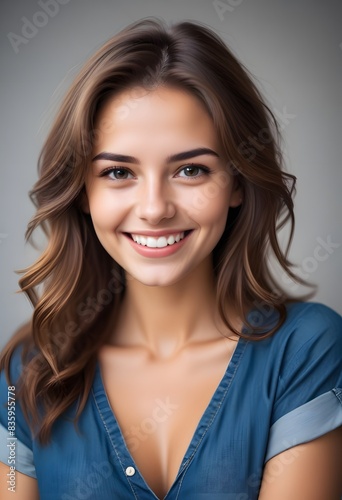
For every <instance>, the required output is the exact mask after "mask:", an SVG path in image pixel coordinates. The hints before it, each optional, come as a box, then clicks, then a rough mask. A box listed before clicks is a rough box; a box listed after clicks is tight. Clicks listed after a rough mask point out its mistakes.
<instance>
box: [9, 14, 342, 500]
mask: <svg viewBox="0 0 342 500" xmlns="http://www.w3.org/2000/svg"><path fill="white" fill-rule="evenodd" d="M277 132H278V128H277V122H276V120H275V118H274V116H273V115H272V113H271V111H270V110H269V109H268V107H267V106H266V104H265V103H264V102H263V100H262V97H261V95H260V93H259V91H258V90H257V88H256V87H255V85H254V84H253V82H252V80H251V78H250V77H249V76H248V73H247V71H246V70H245V69H244V68H243V67H242V65H241V64H240V63H239V62H238V61H237V60H236V59H235V58H234V56H233V55H232V54H231V52H230V51H229V49H228V48H227V47H226V46H225V44H224V43H223V41H222V40H220V39H219V37H217V35H216V34H215V33H213V32H212V31H211V30H210V29H209V28H208V27H206V26H204V25H200V24H198V23H193V22H188V21H187V22H181V23H177V24H173V25H171V26H165V25H164V24H163V23H162V22H161V21H158V20H155V19H143V20H141V21H138V22H135V23H133V24H132V25H130V26H128V27H127V28H125V29H124V30H122V31H121V32H120V33H118V34H117V35H115V36H114V37H113V38H112V39H110V40H109V41H108V42H107V43H106V44H105V45H104V46H103V47H102V48H101V49H100V50H99V51H98V52H97V53H96V54H95V55H94V56H93V57H92V58H91V59H90V60H89V61H88V62H87V64H86V65H85V66H84V68H83V69H82V71H81V72H80V74H79V76H78V77H77V78H76V80H75V82H74V84H73V85H72V87H71V89H70V90H69V92H68V94H67V96H66V97H65V100H64V103H63V105H62V107H61V109H60V112H59V114H58V116H57V118H56V120H55V123H54V125H53V127H52V130H51V132H50V134H49V136H48V138H47V140H46V143H45V146H44V148H43V151H42V154H41V157H40V165H39V166H40V178H39V180H38V182H37V184H36V185H35V186H34V188H33V190H32V192H31V197H32V200H33V201H34V203H35V204H36V207H37V213H36V215H35V216H34V218H33V219H32V221H31V222H30V223H29V226H28V230H27V237H30V236H31V234H32V232H33V231H34V230H35V229H36V228H37V227H38V226H41V227H42V228H43V229H44V230H45V232H46V234H47V236H48V238H49V243H48V246H47V248H46V250H45V252H44V253H43V255H42V256H41V257H40V258H39V259H38V261H37V262H36V263H34V264H33V265H32V266H31V267H29V268H28V269H26V270H25V271H23V273H24V276H23V277H22V278H21V280H20V285H21V288H22V290H23V291H24V292H25V293H26V294H27V295H28V297H29V299H30V300H31V302H32V304H33V307H34V312H33V316H32V320H31V321H30V322H29V323H28V324H27V325H25V326H24V327H23V328H22V329H21V330H20V331H19V332H18V333H17V334H16V335H15V336H14V337H13V339H11V341H10V342H9V344H8V345H7V347H6V348H5V350H4V351H3V353H2V358H1V369H2V372H1V379H0V384H1V386H0V388H1V402H3V403H5V402H7V401H8V399H7V395H8V390H7V389H8V385H10V387H11V388H12V389H13V388H14V387H15V388H16V389H17V392H16V397H17V400H16V407H15V417H16V420H15V426H14V428H15V436H13V435H11V436H12V437H15V443H16V450H15V451H16V455H15V460H16V461H15V476H16V478H14V479H13V478H12V476H13V473H14V472H13V470H12V469H11V470H10V473H11V481H14V483H15V484H14V486H13V485H11V488H13V487H14V488H15V487H16V488H17V489H16V492H17V494H18V495H19V497H18V498H20V499H21V500H28V499H33V500H35V499H37V498H40V499H41V500H57V499H58V500H60V499H63V500H67V499H71V498H72V499H74V498H89V499H90V498H91V499H101V500H103V499H107V498H122V499H128V498H135V499H142V500H148V499H151V500H152V499H155V498H160V499H166V500H176V499H178V500H181V499H184V500H185V499H186V500H192V499H193V500H198V499H200V498H210V499H211V500H220V499H223V498H224V499H228V498H229V499H233V498H234V499H235V500H238V499H239V500H254V499H255V500H256V499H257V498H259V499H261V500H274V499H275V498H276V499H277V500H285V499H288V498H300V499H301V500H327V499H329V500H330V499H331V500H335V499H336V500H337V499H338V498H339V496H340V492H341V483H340V478H339V470H338V464H339V460H338V452H339V449H340V445H341V439H342V437H341V424H342V408H341V391H342V389H341V386H342V379H341V360H340V354H339V352H340V351H341V348H342V320H341V318H340V317H339V316H338V315H337V314H336V313H335V312H334V311H332V310H331V309H330V308H328V307H326V306H324V305H322V304H316V303H310V302H304V301H299V300H294V299H293V298H291V297H289V296H288V295H286V293H285V292H284V291H283V290H282V289H281V287H280V286H279V284H278V283H277V282H276V280H275V279H274V278H273V276H272V274H271V272H270V270H269V267H268V262H269V255H270V254H271V253H273V255H274V256H275V258H276V260H277V261H278V263H279V265H280V266H282V267H283V269H284V270H285V271H286V272H287V273H288V274H289V275H290V276H291V277H292V278H294V279H295V275H294V274H293V272H292V271H291V267H290V263H289V261H288V259H287V251H288V247H289V245H288V247H287V249H286V250H285V251H284V250H282V248H281V247H280V245H279V243H278V239H277V230H278V229H279V228H281V227H282V226H283V225H284V224H285V223H286V222H287V221H289V222H290V223H291V227H290V238H289V244H290V243H291V238H292V233H293V228H294V214H293V200H292V196H293V193H294V184H295V177H294V176H293V175H291V174H288V173H286V172H284V170H283V165H282V156H281V150H280V147H279V143H278V140H279V137H278V133H277ZM247 142H248V143H250V144H251V146H252V147H253V151H250V150H248V149H247V150H246V147H245V145H246V143H247ZM299 281H301V280H299ZM38 286H39V291H38ZM9 411H11V416H12V414H13V405H12V407H11V408H10V407H9V406H8V408H6V405H5V404H4V405H2V406H1V410H0V422H1V425H0V436H1V439H2V441H1V443H0V444H1V449H0V460H1V461H2V462H3V464H1V466H0V473H1V474H2V475H3V478H7V474H8V473H9V465H10V464H9V462H8V457H7V454H8V452H7V447H6V442H7V439H8V437H9V434H8V432H14V431H13V422H12V421H10V420H9V417H8V415H9V413H8V412H9ZM8 422H11V429H10V428H9V426H8V425H9V424H8ZM74 424H76V426H75V425H74ZM11 459H13V457H11ZM6 484H7V483H6V480H5V479H4V480H3V481H2V482H1V486H0V493H1V498H4V499H6V498H12V497H10V496H9V495H13V492H12V491H9V489H8V487H7V486H6ZM38 490H39V493H38Z"/></svg>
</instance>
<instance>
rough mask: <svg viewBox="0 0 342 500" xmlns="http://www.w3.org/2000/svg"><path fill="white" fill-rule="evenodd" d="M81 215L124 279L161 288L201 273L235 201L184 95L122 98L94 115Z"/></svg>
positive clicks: (212, 140) (131, 93) (204, 117)
mask: <svg viewBox="0 0 342 500" xmlns="http://www.w3.org/2000/svg"><path fill="white" fill-rule="evenodd" d="M95 128H96V130H97V131H98V136H97V140H96V143H95V144H94V149H93V152H92V160H91V162H90V164H89V166H88V171H87V176H86V182H85V188H86V199H85V200H84V205H83V209H84V211H85V212H88V213H90V215H91V218H92V221H93V225H94V229H95V231H96V234H97V236H98V238H99V240H100V242H101V244H102V245H103V247H104V248H105V249H106V251H107V252H108V253H109V254H110V255H111V257H112V258H113V259H114V260H115V261H116V262H117V263H118V264H119V265H120V266H121V267H122V268H123V269H125V271H126V273H127V274H128V275H129V277H130V278H132V279H133V280H138V281H139V282H141V283H143V284H145V285H148V286H167V285H171V284H175V283H177V282H179V281H181V280H182V279H185V278H186V277H187V276H189V274H191V273H195V272H200V270H201V269H203V266H207V265H208V263H210V264H209V265H210V266H211V265H212V264H211V253H212V250H213V249H214V247H215V246H216V244H217V243H218V241H219V239H220V237H221V235H222V233H223V231H224V228H225V224H226V220H227V214H228V210H229V207H233V206H234V207H235V206H238V205H239V204H240V203H241V192H240V190H239V188H238V186H236V185H235V181H234V178H233V177H232V176H230V175H229V174H228V172H227V168H226V160H225V159H224V157H223V151H222V149H221V147H220V144H219V141H218V138H217V134H216V131H215V129H214V125H213V123H212V120H211V118H210V117H209V115H208V114H207V112H206V110H205V108H204V106H203V105H202V103H200V102H199V101H198V100H197V99H196V98H195V97H193V96H192V95H190V94H189V93H187V92H185V91H182V90H179V89H175V88H169V87H163V88H162V87H159V88H158V89H156V90H153V91H149V92H148V91H146V90H144V89H139V88H135V89H130V90H126V91H124V92H122V93H121V94H119V95H116V96H114V97H113V98H112V99H111V100H109V101H108V102H107V103H106V105H105V106H104V107H103V108H102V110H101V111H100V112H99V114H98V116H97V120H96V124H95Z"/></svg>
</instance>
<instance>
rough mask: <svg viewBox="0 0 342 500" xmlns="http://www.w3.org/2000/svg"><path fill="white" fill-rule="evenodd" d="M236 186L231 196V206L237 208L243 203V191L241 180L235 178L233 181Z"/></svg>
mask: <svg viewBox="0 0 342 500" xmlns="http://www.w3.org/2000/svg"><path fill="white" fill-rule="evenodd" d="M233 182H234V185H233V190H232V192H231V194H230V200H229V206H230V207H233V208H236V207H239V206H240V205H241V204H242V202H243V189H242V186H241V183H240V182H239V180H238V179H237V178H236V177H235V178H234V179H233Z"/></svg>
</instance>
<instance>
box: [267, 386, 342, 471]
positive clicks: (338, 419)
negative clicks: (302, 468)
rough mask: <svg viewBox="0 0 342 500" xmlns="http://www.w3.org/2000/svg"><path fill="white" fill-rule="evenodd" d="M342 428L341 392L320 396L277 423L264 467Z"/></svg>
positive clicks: (339, 389)
mask: <svg viewBox="0 0 342 500" xmlns="http://www.w3.org/2000/svg"><path fill="white" fill-rule="evenodd" d="M340 425H342V389H341V388H336V389H332V390H331V391H329V392H326V393H324V394H321V395H320V396H318V397H317V398H315V399H312V400H311V401H309V402H308V403H305V404H304V405H302V406H299V407H298V408H296V409H295V410H292V411H290V412H289V413H287V414H286V415H284V416H282V417H281V418H279V420H277V421H276V422H275V423H274V424H273V425H272V427H271V429H270V435H269V440H268V448H267V452H266V458H265V463H266V462H267V461H268V460H269V459H270V458H272V457H274V456H275V455H278V453H281V452H283V451H285V450H288V449H289V448H292V447H293V446H297V445H298V444H303V443H307V442H308V441H312V440H313V439H316V438H318V437H320V436H323V434H326V433H327V432H329V431H332V430H334V429H336V428H337V427H339V426H340Z"/></svg>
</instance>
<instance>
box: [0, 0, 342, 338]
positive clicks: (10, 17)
mask: <svg viewBox="0 0 342 500" xmlns="http://www.w3.org/2000/svg"><path fill="white" fill-rule="evenodd" d="M49 1H53V0H49ZM49 1H48V0H41V3H46V4H48V3H49ZM61 2H62V0H61ZM63 2H64V5H62V4H61V3H58V12H57V13H55V15H53V16H52V15H50V14H49V15H48V14H46V15H45V17H44V15H43V16H41V15H40V14H37V13H39V11H40V12H42V11H43V9H42V6H41V4H40V3H39V1H38V0H25V1H24V0H20V1H19V0H2V1H1V12H0V13H1V15H0V19H1V38H0V44H1V75H2V76H1V134H0V140H1V149H0V151H1V192H0V195H1V196H0V202H1V212H0V216H1V218H0V258H1V290H0V293H1V297H0V300H1V302H0V303H1V308H2V312H1V319H2V322H1V339H0V347H2V346H3V345H4V343H5V342H6V340H7V339H8V338H9V337H10V335H11V334H12V333H13V331H14V330H15V329H16V328H17V327H18V326H19V325H20V324H21V323H22V322H24V321H25V320H26V319H28V318H29V316H30V314H31V312H32V310H31V306H30V304H29V302H28V300H27V299H26V297H25V296H24V295H23V294H16V293H15V291H16V290H17V289H18V286H17V280H18V276H17V275H16V274H15V272H14V270H15V269H20V268H24V267H25V266H28V265H29V264H31V263H32V262H33V261H34V260H35V259H36V257H37V256H38V255H39V251H36V250H34V249H33V248H32V247H31V246H30V245H29V244H25V241H24V233H25V229H26V225H27V223H28V221H29V219H30V217H31V216H32V215H33V213H34V208H33V205H32V204H31V202H30V200H29V198H28V195H27V193H28V191H29V190H30V189H31V187H32V185H33V184H34V182H35V180H36V178H37V169H36V163H37V158H38V155H39V151H40V148H41V146H42V142H43V140H44V138H45V136H46V133H47V131H48V129H49V126H50V124H51V121H52V119H53V116H54V114H55V112H56V109H57V108H58V103H59V102H60V100H61V98H62V96H63V94H64V92H65V90H66V89H67V88H68V86H69V84H70V83H71V81H72V79H73V77H74V75H75V74H76V73H77V71H78V69H79V68H80V67H81V65H82V64H83V62H84V61H85V60H86V59H87V58H88V56H89V55H90V54H91V53H93V52H94V50H95V49H97V48H98V47H99V46H100V45H101V44H102V43H103V42H104V41H105V40H107V39H108V38H109V37H111V36H112V35H113V34H114V33H116V32H117V31H118V30H120V29H121V28H123V27H124V26H126V25H127V24H129V23H131V22H132V21H134V20H137V19H139V18H141V17H146V16H150V15H153V16H156V17H160V18H162V19H164V20H166V21H178V20H184V19H188V20H199V21H202V22H205V23H207V24H208V25H209V26H211V27H212V28H213V29H214V30H215V31H216V32H217V33H218V34H219V35H220V36H221V37H223V39H224V40H225V41H226V43H227V44H228V45H229V46H230V48H231V49H232V51H233V52H234V53H235V54H236V55H237V56H238V58H239V59H240V60H241V62H243V63H244V64H245V65H246V66H247V68H248V69H249V70H250V71H251V72H252V74H253V75H254V76H255V78H256V80H257V82H258V85H259V88H260V89H261V90H262V92H263V94H264V96H265V97H266V99H267V101H268V103H269V104H270V106H271V108H272V109H273V110H274V111H275V113H276V115H278V117H279V118H280V124H281V126H282V131H283V137H284V146H283V149H284V153H285V160H286V166H287V169H288V170H289V171H290V172H292V173H294V174H295V175H296V176H297V178H298V188H297V196H296V199H295V202H296V216H297V225H296V233H295V238H294V243H293V245H292V250H291V254H290V257H291V260H292V261H294V262H296V263H297V264H298V266H299V272H300V274H301V275H303V274H305V275H306V276H307V277H308V278H309V280H311V282H315V283H317V284H319V289H318V293H317V294H316V296H315V297H314V299H313V300H317V301H320V302H323V303H325V304H327V305H329V306H331V307H332V308H334V309H336V310H337V311H339V312H340V313H342V303H341V278H342V276H341V267H342V266H341V255H342V231H341V225H340V215H341V213H342V210H341V198H342V196H341V191H342V190H341V187H342V186H341V166H340V158H341V157H342V141H341V130H342V113H341V111H342V109H341V68H342V33H341V31H340V20H341V16H342V3H341V2H340V1H339V0H335V1H333V0H330V1H323V0H321V1H310V0H299V1H295V0H291V1H285V0H283V1H279V0H242V1H241V0H222V1H221V2H220V3H221V6H222V5H225V6H226V10H225V11H224V12H223V13H222V14H221V15H219V13H218V10H217V6H218V3H217V2H216V3H215V1H212V0H209V1H208V0H173V1H171V0H159V1H157V0H121V1H119V0H116V1H114V0H112V1H110V0H69V1H68V0H63ZM215 6H216V8H215ZM55 10H57V8H55ZM23 18H26V19H28V20H29V21H31V22H33V21H34V22H35V23H36V24H37V25H38V24H39V25H40V27H38V28H37V30H36V33H31V34H29V35H30V38H26V39H27V43H20V44H19V45H18V46H17V50H16V51H15V50H14V48H13V46H12V44H11V42H10V39H9V36H8V34H9V33H10V32H12V33H14V34H16V35H19V36H22V33H24V34H25V33H26V35H27V32H25V25H27V21H26V20H25V19H24V20H23ZM23 29H24V31H22V30H23ZM284 113H287V115H289V116H288V117H287V118H286V117H285V118H284ZM284 234H285V233H284ZM329 238H330V240H331V241H332V242H333V243H334V245H335V246H334V247H333V248H330V250H329V252H330V253H329V252H327V251H326V250H324V248H323V247H324V245H323V247H322V241H323V242H327V241H328V240H329ZM36 241H37V243H39V244H40V248H41V249H42V248H43V246H44V244H43V239H42V237H41V235H40V234H37V237H36ZM319 247H320V248H319ZM317 256H319V259H317V258H316V257H317ZM322 256H323V257H322ZM323 258H324V260H322V259H323ZM275 272H277V273H278V276H279V279H280V280H281V281H284V277H283V276H282V274H281V273H279V271H277V270H276V271H275ZM287 286H288V288H289V289H290V290H291V291H295V292H296V293H297V292H300V291H301V289H299V288H297V289H296V288H295V287H294V285H293V283H288V284H287Z"/></svg>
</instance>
